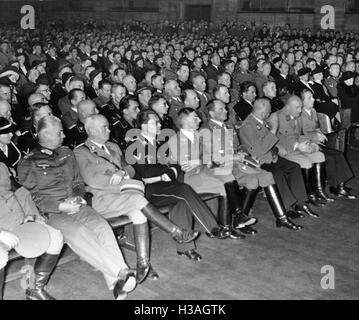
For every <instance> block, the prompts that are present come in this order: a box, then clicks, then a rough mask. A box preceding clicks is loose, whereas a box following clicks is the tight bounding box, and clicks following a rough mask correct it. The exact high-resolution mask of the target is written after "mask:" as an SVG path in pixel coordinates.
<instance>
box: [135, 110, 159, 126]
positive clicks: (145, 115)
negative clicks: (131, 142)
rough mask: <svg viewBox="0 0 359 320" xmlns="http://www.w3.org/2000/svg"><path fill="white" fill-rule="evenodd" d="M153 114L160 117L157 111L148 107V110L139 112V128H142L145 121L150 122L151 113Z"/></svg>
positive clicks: (137, 120)
mask: <svg viewBox="0 0 359 320" xmlns="http://www.w3.org/2000/svg"><path fill="white" fill-rule="evenodd" d="M151 114H153V115H155V116H156V117H158V115H157V113H156V112H155V111H153V110H151V109H146V110H142V111H140V112H139V114H138V115H137V119H136V122H137V125H138V127H139V128H141V126H142V125H143V124H145V123H147V122H148V120H150V115H151Z"/></svg>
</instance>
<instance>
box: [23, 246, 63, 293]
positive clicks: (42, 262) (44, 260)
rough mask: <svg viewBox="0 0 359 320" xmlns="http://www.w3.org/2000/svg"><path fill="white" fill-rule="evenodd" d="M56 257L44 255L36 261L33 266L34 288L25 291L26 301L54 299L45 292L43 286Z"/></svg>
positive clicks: (53, 266)
mask: <svg viewBox="0 0 359 320" xmlns="http://www.w3.org/2000/svg"><path fill="white" fill-rule="evenodd" d="M58 257H59V255H58V254H56V255H55V254H48V253H44V254H43V255H42V256H40V257H38V258H37V259H36V262H35V266H34V272H35V286H34V288H33V289H30V288H28V289H26V291H25V295H26V299H27V300H55V298H54V297H52V296H50V295H49V294H48V293H47V292H46V290H45V286H46V284H47V282H48V281H49V278H50V275H51V273H52V271H53V270H54V268H55V266H56V262H57V259H58Z"/></svg>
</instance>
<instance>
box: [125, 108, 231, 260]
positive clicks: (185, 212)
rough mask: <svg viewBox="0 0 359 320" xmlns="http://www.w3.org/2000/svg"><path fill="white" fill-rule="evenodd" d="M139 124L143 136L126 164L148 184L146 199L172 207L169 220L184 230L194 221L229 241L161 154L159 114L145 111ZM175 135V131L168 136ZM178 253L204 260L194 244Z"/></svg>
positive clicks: (209, 233) (132, 147)
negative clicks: (158, 138)
mask: <svg viewBox="0 0 359 320" xmlns="http://www.w3.org/2000/svg"><path fill="white" fill-rule="evenodd" d="M137 123H138V126H139V128H141V133H140V135H139V136H138V137H137V140H136V141H135V142H134V143H133V144H132V145H130V146H129V147H128V148H127V150H126V160H127V162H129V163H131V164H132V165H133V167H134V169H135V171H136V177H137V178H138V179H141V180H142V181H143V182H144V183H145V185H146V193H145V194H146V198H147V199H148V200H149V201H150V202H151V203H153V204H154V205H156V206H163V205H170V206H172V208H171V210H170V212H169V218H170V220H171V221H173V222H174V223H175V224H176V225H178V226H180V227H181V228H184V229H187V230H191V228H192V224H193V218H194V219H195V220H196V221H197V222H198V225H199V227H200V229H201V230H202V231H204V232H205V233H206V234H207V236H209V237H210V238H217V239H225V238H228V237H229V235H230V232H229V231H228V230H226V229H225V228H223V227H222V226H219V225H218V223H217V221H216V219H215V218H214V216H213V214H212V212H211V211H210V210H209V208H208V207H207V206H206V204H205V203H204V202H203V201H202V200H201V198H200V196H199V195H198V194H197V193H196V192H195V191H194V190H193V189H192V188H191V187H190V186H189V185H188V184H186V183H182V182H179V180H178V179H179V178H180V173H181V168H180V167H179V166H178V165H176V164H170V163H169V161H168V155H167V153H162V152H161V149H162V148H160V146H159V144H158V141H157V135H158V134H160V132H161V124H160V119H159V118H158V116H157V114H156V113H155V112H154V111H152V110H144V111H141V112H140V113H139V114H138V116H137ZM172 134H173V131H172V130H171V134H169V135H168V136H170V135H172ZM164 136H165V135H164ZM162 141H164V139H163V140H162ZM167 151H168V150H167ZM177 253H178V254H179V255H181V256H186V257H188V258H189V259H190V260H193V261H199V260H201V259H202V257H201V256H200V254H199V253H198V252H197V251H196V249H195V244H194V242H193V241H192V242H188V243H183V244H177Z"/></svg>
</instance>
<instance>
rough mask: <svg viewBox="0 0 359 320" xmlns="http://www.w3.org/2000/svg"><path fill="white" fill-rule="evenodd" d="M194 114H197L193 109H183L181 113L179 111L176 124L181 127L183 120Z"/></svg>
mask: <svg viewBox="0 0 359 320" xmlns="http://www.w3.org/2000/svg"><path fill="white" fill-rule="evenodd" d="M192 112H196V110H194V109H193V108H187V107H185V108H183V109H181V110H180V111H178V114H177V119H176V123H177V124H179V125H181V123H182V119H183V118H184V117H186V116H188V115H190V114H191V113H192Z"/></svg>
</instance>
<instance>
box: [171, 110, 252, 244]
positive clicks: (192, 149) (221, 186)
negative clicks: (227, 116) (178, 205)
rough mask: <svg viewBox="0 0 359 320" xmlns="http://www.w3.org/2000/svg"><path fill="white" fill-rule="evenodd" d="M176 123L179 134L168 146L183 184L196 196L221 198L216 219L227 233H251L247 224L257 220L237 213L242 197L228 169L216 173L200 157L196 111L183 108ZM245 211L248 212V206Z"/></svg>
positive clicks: (199, 138) (200, 147)
mask: <svg viewBox="0 0 359 320" xmlns="http://www.w3.org/2000/svg"><path fill="white" fill-rule="evenodd" d="M177 122H178V125H179V127H180V131H179V132H178V133H177V134H176V135H174V136H172V137H171V138H170V140H169V141H168V145H169V148H170V156H171V159H173V160H174V161H175V162H176V163H178V164H179V165H181V169H182V171H184V172H185V173H184V182H185V183H187V184H189V185H190V186H191V187H192V188H193V189H194V190H195V191H196V192H197V193H207V192H208V193H219V194H220V195H221V198H220V209H219V210H218V220H219V222H220V223H221V224H222V225H224V226H226V227H227V228H228V229H230V230H231V236H232V234H234V236H235V237H237V229H238V230H239V231H242V232H243V233H248V234H255V233H256V231H255V230H254V229H253V228H252V227H251V226H250V225H251V224H254V223H255V222H256V221H257V219H255V218H248V216H247V214H248V212H243V211H242V210H241V209H242V202H243V200H244V199H243V198H244V196H243V193H242V190H241V189H240V188H239V186H238V184H237V183H236V182H235V177H234V176H233V174H232V172H231V170H229V171H228V172H223V174H216V169H215V168H213V166H212V157H210V159H208V160H207V161H208V162H207V161H205V159H204V157H203V152H202V150H203V148H205V146H204V145H203V144H202V142H203V140H201V138H202V136H201V135H200V133H199V132H198V127H199V124H200V122H201V119H200V118H199V117H198V115H197V114H196V110H194V109H191V108H183V109H182V110H180V111H179V113H178V117H177ZM217 173H218V170H217ZM250 205H251V204H249V206H250ZM246 209H248V211H249V210H250V209H251V207H247V208H246Z"/></svg>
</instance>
